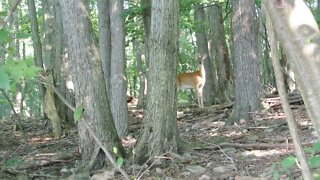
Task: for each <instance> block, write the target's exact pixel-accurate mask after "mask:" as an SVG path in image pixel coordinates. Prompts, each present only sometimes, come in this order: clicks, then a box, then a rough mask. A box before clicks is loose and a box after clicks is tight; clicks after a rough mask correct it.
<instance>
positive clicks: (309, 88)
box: [262, 0, 320, 136]
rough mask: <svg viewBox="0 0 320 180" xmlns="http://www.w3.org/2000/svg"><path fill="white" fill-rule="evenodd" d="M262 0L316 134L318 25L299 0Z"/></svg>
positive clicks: (318, 113) (319, 80) (319, 73)
mask: <svg viewBox="0 0 320 180" xmlns="http://www.w3.org/2000/svg"><path fill="white" fill-rule="evenodd" d="M262 2H263V4H264V5H265V8H266V11H267V12H268V14H269V15H270V19H271V22H272V23H273V26H274V28H275V31H276V34H277V37H278V40H279V41H280V43H281V45H282V46H283V48H284V51H285V53H286V55H287V56H288V60H289V61H290V62H291V64H292V67H293V71H294V73H295V75H296V82H297V85H298V88H299V90H300V92H301V95H302V98H303V101H304V103H305V106H306V108H307V111H308V114H309V116H310V119H311V121H312V124H313V125H314V127H315V130H316V131H317V134H318V136H320V121H319V117H320V111H319V109H320V91H319V89H320V71H319V69H320V62H319V59H320V57H319V55H320V54H319V49H320V43H319V37H320V32H319V28H318V25H317V23H316V21H315V19H314V17H313V15H312V13H311V12H310V9H309V8H308V7H307V5H306V4H305V2H304V1H303V0H295V1H294V0H286V1H279V2H278V1H262ZM300 17H304V18H300ZM291 19H295V21H292V20H291Z"/></svg>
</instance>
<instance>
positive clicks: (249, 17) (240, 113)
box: [227, 0, 261, 124]
mask: <svg viewBox="0 0 320 180" xmlns="http://www.w3.org/2000/svg"><path fill="white" fill-rule="evenodd" d="M255 17H256V16H255V2H254V1H252V0H238V1H232V34H233V36H232V44H233V48H232V53H233V64H234V84H235V104H234V108H233V114H232V116H231V117H230V118H229V119H228V121H227V123H228V124H233V123H234V122H238V121H239V120H240V119H244V120H248V119H250V113H251V112H254V111H257V110H259V108H260V107H259V106H260V96H261V85H260V78H259V59H258V49H257V47H258V44H257V43H258V41H257V25H256V19H255Z"/></svg>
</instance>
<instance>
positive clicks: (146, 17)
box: [137, 0, 151, 108]
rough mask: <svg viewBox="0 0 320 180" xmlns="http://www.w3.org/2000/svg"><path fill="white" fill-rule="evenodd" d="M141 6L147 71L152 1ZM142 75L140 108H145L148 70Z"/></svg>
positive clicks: (146, 1)
mask: <svg viewBox="0 0 320 180" xmlns="http://www.w3.org/2000/svg"><path fill="white" fill-rule="evenodd" d="M141 6H142V8H143V11H142V18H143V27H144V45H145V47H144V49H145V50H144V54H145V56H144V57H145V64H146V66H147V69H148V67H149V59H150V58H149V57H150V56H149V34H150V26H151V0H141ZM139 73H140V90H139V96H138V104H137V107H138V108H143V107H145V101H146V98H145V94H146V88H147V82H148V80H147V78H146V70H144V69H142V68H141V71H140V70H139Z"/></svg>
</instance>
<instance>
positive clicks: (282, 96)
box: [266, 14, 313, 180]
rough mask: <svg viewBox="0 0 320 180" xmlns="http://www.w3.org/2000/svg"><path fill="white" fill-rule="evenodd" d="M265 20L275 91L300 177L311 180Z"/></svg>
mask: <svg viewBox="0 0 320 180" xmlns="http://www.w3.org/2000/svg"><path fill="white" fill-rule="evenodd" d="M266 18H267V20H266V26H267V29H268V37H269V42H270V47H271V59H272V64H273V67H274V72H275V76H276V80H277V81H276V82H277V89H278V92H279V96H280V99H281V105H282V109H283V111H284V113H285V115H286V117H287V122H288V127H289V131H290V134H291V137H292V141H293V143H294V149H295V154H296V155H297V158H298V160H299V162H300V166H301V169H302V175H303V177H304V179H310V180H311V179H313V177H312V174H311V172H310V168H309V166H308V161H307V159H306V155H305V153H304V150H303V146H302V144H301V141H300V138H299V133H298V128H297V124H296V121H295V119H294V116H293V113H292V111H291V109H290V105H289V101H288V97H287V91H286V87H285V81H284V78H283V73H282V69H281V64H280V60H279V58H278V48H277V41H276V36H275V34H274V27H273V25H272V23H271V22H270V16H269V15H268V14H267V16H266Z"/></svg>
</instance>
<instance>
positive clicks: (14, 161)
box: [4, 156, 23, 167]
mask: <svg viewBox="0 0 320 180" xmlns="http://www.w3.org/2000/svg"><path fill="white" fill-rule="evenodd" d="M22 160H23V159H22V158H21V157H19V156H12V157H11V158H10V159H8V160H6V161H5V162H4V165H5V166H7V167H12V166H16V165H17V164H19V163H20V162H21V161H22Z"/></svg>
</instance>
